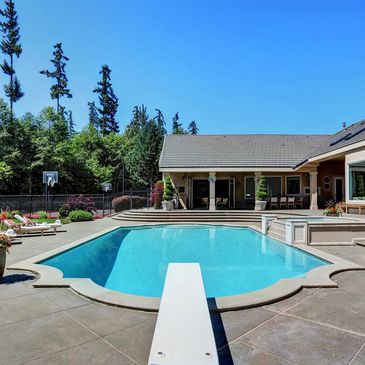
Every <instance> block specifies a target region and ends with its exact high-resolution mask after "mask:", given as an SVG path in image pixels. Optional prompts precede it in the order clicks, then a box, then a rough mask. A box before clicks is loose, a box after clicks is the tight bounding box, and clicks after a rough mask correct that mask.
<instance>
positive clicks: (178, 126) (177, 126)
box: [172, 112, 186, 134]
mask: <svg viewBox="0 0 365 365" xmlns="http://www.w3.org/2000/svg"><path fill="white" fill-rule="evenodd" d="M179 119H180V118H179V112H177V113H176V114H175V115H174V117H173V118H172V134H186V131H185V130H184V128H183V126H182V123H179Z"/></svg>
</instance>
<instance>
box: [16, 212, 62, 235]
mask: <svg viewBox="0 0 365 365" xmlns="http://www.w3.org/2000/svg"><path fill="white" fill-rule="evenodd" d="M14 217H15V218H16V219H17V220H18V221H20V222H22V223H23V224H24V225H25V226H26V227H40V226H43V225H45V224H47V225H48V226H50V227H51V228H53V231H54V232H55V233H56V232H57V228H61V227H62V223H61V221H60V220H56V221H55V222H54V223H36V222H33V221H32V220H31V219H29V218H28V217H26V216H25V215H19V214H16V215H15V216H14Z"/></svg>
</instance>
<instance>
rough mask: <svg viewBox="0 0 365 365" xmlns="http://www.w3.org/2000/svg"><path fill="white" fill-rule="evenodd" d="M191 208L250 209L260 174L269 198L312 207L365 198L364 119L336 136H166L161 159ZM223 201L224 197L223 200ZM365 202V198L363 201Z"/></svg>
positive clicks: (164, 168) (161, 163) (164, 173)
mask: <svg viewBox="0 0 365 365" xmlns="http://www.w3.org/2000/svg"><path fill="white" fill-rule="evenodd" d="M159 166H160V171H161V172H162V174H163V176H167V175H169V176H170V177H171V179H172V181H173V183H174V185H175V187H176V188H177V189H178V191H179V195H180V197H181V198H182V199H183V200H184V201H185V204H186V205H187V207H188V208H189V209H199V208H200V209H202V208H209V209H210V210H215V209H216V208H217V205H221V206H222V204H220V203H219V202H222V201H223V202H224V203H225V204H224V205H225V206H226V208H231V209H247V208H249V207H250V206H252V205H253V204H254V199H255V187H256V184H257V181H258V178H259V176H260V175H264V176H265V177H266V181H267V188H268V192H269V196H272V197H275V196H293V197H296V199H297V200H299V199H300V201H302V202H304V205H306V207H309V208H310V209H318V205H319V206H320V207H321V206H323V205H324V203H325V202H326V201H329V200H331V199H334V200H335V201H344V200H346V202H348V203H359V200H365V186H364V183H365V120H363V121H360V122H358V123H355V124H353V125H351V126H349V127H347V128H346V127H345V128H343V129H342V130H341V131H339V132H338V133H336V134H334V135H289V134H242V135H167V136H165V140H164V144H163V148H162V152H161V156H160V161H159ZM223 199H224V200H223ZM364 203H365V201H364Z"/></svg>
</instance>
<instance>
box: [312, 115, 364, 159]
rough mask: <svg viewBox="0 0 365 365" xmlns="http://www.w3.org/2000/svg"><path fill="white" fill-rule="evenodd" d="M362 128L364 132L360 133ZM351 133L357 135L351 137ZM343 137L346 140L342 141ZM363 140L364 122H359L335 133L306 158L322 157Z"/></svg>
mask: <svg viewBox="0 0 365 365" xmlns="http://www.w3.org/2000/svg"><path fill="white" fill-rule="evenodd" d="M363 128H364V130H363V131H361V130H362V129H363ZM357 132H360V133H357ZM351 133H354V134H355V133H357V134H356V135H354V136H352V135H351ZM344 137H346V139H344ZM363 140H365V120H361V121H360V122H358V123H355V124H352V125H350V126H349V127H347V128H345V129H343V130H341V131H339V132H337V133H336V134H333V135H332V136H330V137H329V138H327V140H326V141H325V142H324V143H322V144H321V145H320V146H319V147H318V148H316V149H315V150H314V151H312V153H310V154H309V156H307V157H309V158H310V157H315V156H318V155H322V154H324V153H327V152H331V151H334V150H337V149H339V148H342V147H346V146H349V145H351V144H353V143H356V142H360V141H363ZM336 142H337V143H336Z"/></svg>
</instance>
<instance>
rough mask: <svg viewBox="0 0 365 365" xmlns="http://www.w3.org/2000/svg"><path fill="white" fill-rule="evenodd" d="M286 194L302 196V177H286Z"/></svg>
mask: <svg viewBox="0 0 365 365" xmlns="http://www.w3.org/2000/svg"><path fill="white" fill-rule="evenodd" d="M286 193H287V195H299V194H300V176H287V177H286Z"/></svg>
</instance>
